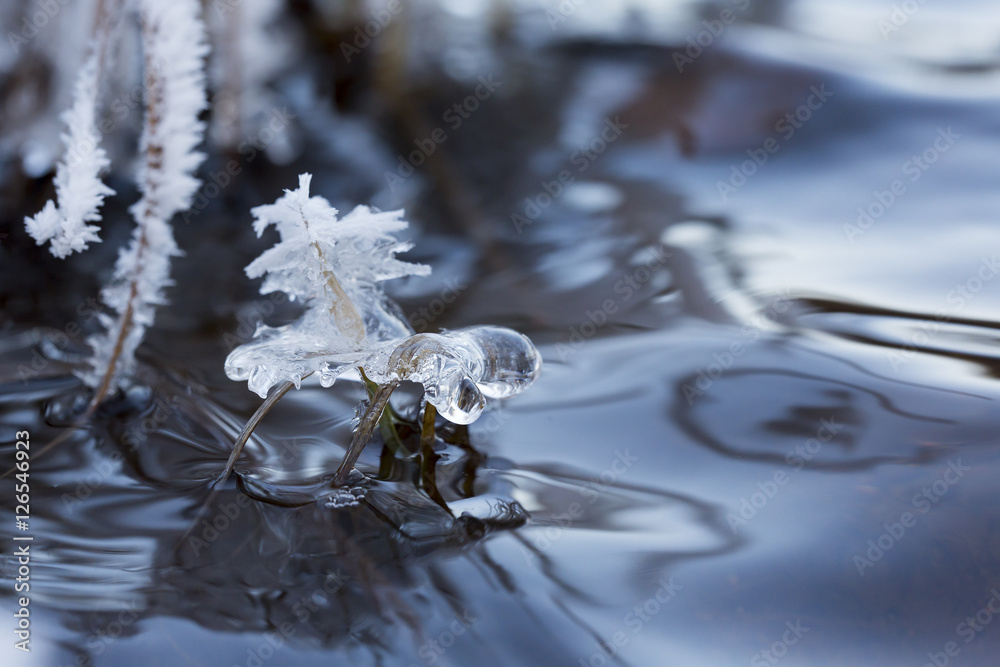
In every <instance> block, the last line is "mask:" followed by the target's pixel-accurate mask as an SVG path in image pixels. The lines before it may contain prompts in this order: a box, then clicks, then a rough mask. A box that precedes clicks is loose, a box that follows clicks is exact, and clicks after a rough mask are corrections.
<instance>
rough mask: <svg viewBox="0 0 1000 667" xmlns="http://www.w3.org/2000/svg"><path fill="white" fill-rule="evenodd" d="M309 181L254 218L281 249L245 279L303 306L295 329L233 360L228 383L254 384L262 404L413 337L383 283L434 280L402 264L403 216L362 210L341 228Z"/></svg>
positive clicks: (275, 332) (265, 335)
mask: <svg viewBox="0 0 1000 667" xmlns="http://www.w3.org/2000/svg"><path fill="white" fill-rule="evenodd" d="M311 178H312V177H311V176H310V175H309V174H303V175H301V176H300V177H299V188H298V189H297V190H294V191H286V192H285V194H284V195H283V196H282V197H281V198H280V199H278V201H276V202H275V203H274V204H271V205H268V206H258V207H257V208H255V209H254V210H253V211H252V212H253V215H254V217H255V218H256V220H255V222H254V229H255V230H256V232H257V235H258V236H259V235H261V234H263V232H264V230H265V229H266V228H267V227H268V226H269V225H274V226H275V227H276V228H277V229H278V232H279V234H281V241H280V242H279V243H278V244H277V245H275V246H274V247H272V248H270V249H269V250H266V251H265V252H264V253H263V254H262V255H261V256H260V257H258V258H257V259H256V260H254V261H253V262H251V263H250V264H249V265H248V266H247V268H246V273H247V275H248V276H249V277H251V278H259V277H261V276H264V275H265V274H266V277H265V278H264V282H263V284H262V285H261V288H260V291H261V293H262V294H269V293H271V292H275V291H281V292H285V293H286V294H287V295H288V296H289V298H290V299H291V300H293V301H301V302H302V303H303V304H304V305H305V306H306V312H305V313H304V314H303V316H302V317H301V318H300V319H299V320H297V321H296V322H293V323H292V324H288V325H285V326H282V327H277V328H272V327H267V326H261V327H259V328H258V330H257V333H256V335H255V337H254V340H252V341H250V342H249V343H246V344H244V345H241V346H239V347H238V348H236V349H235V350H233V352H232V353H231V354H230V355H229V357H228V358H227V359H226V374H227V375H228V376H229V377H230V378H231V379H233V380H248V381H249V386H250V389H251V390H252V391H254V392H256V393H257V394H259V395H260V396H261V397H264V396H267V392H268V390H269V389H270V388H271V387H272V386H274V385H276V384H279V383H281V382H285V381H291V382H293V383H295V385H296V386H298V385H299V383H300V382H301V380H302V378H303V377H305V376H306V375H309V374H310V373H314V372H316V371H319V370H321V369H326V368H327V367H329V366H331V365H333V364H337V365H339V364H346V363H353V362H356V361H359V360H361V359H364V358H365V357H366V356H368V355H369V354H370V353H371V352H372V350H374V349H377V348H379V346H381V345H382V344H384V343H387V342H391V341H394V340H397V339H400V338H403V337H405V336H408V335H410V334H412V333H413V330H412V329H411V328H410V326H409V325H408V324H407V323H406V321H405V320H404V319H403V316H402V314H401V313H400V312H399V308H398V307H397V306H396V305H395V304H394V303H393V302H391V301H390V300H389V299H388V298H387V297H386V296H385V293H384V292H383V291H382V287H381V285H380V284H379V283H381V282H382V281H385V280H390V279H392V278H401V277H403V276H411V275H412V276H424V275H427V274H428V273H430V267H428V266H424V265H421V264H411V263H409V262H404V261H402V260H399V259H396V257H395V255H396V253H399V252H404V251H406V250H409V249H410V247H411V244H409V243H403V242H400V241H399V240H398V239H397V238H396V237H395V236H394V234H395V233H396V232H399V231H402V230H403V229H406V227H407V223H406V222H405V221H404V220H402V211H389V212H377V211H373V210H371V209H369V208H368V207H366V206H358V207H357V208H355V209H354V210H353V211H351V212H350V213H349V214H348V215H346V216H344V217H343V218H340V219H338V218H337V210H336V209H335V208H333V207H332V206H330V203H329V202H328V201H327V200H326V199H324V198H323V197H310V196H309V186H310V181H311Z"/></svg>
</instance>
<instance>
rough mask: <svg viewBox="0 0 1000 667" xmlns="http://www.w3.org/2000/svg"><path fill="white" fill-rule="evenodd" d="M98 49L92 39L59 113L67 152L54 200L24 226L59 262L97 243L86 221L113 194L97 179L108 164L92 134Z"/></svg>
mask: <svg viewBox="0 0 1000 667" xmlns="http://www.w3.org/2000/svg"><path fill="white" fill-rule="evenodd" d="M100 50H101V46H100V45H99V44H98V43H97V41H96V40H95V43H94V44H93V45H92V46H91V49H90V51H91V53H90V56H89V57H88V58H87V61H86V63H85V64H84V65H83V68H82V69H81V70H80V73H79V74H78V75H77V80H76V84H75V85H74V88H73V106H72V107H70V108H69V109H68V110H67V111H66V112H64V113H63V115H62V120H63V122H64V123H66V132H64V133H63V135H62V141H63V145H64V146H65V147H66V154H65V155H64V156H63V159H62V161H61V162H60V163H59V164H58V165H56V177H55V187H56V199H57V200H58V202H59V203H58V204H56V203H55V202H54V201H52V200H49V201H48V202H46V204H45V206H44V207H43V208H42V210H41V211H39V212H38V213H37V214H36V215H35V216H34V217H30V218H28V217H26V218H25V219H24V225H25V227H26V228H27V230H28V233H29V234H30V235H31V236H32V238H34V239H35V241H36V242H37V243H38V245H43V244H44V243H46V242H51V247H50V248H49V250H50V251H51V252H52V254H53V255H55V256H56V257H60V258H64V257H67V256H69V255H71V254H73V253H74V252H82V251H84V250H86V249H87V247H88V245H87V244H88V243H99V242H100V240H101V239H100V238H99V237H98V236H97V232H98V227H97V226H96V225H91V224H88V223H91V222H98V221H100V219H101V214H100V212H99V209H100V207H101V205H102V204H103V203H104V198H105V197H106V196H108V195H113V194H114V191H113V190H112V189H111V188H109V187H108V186H106V185H105V184H104V183H103V182H102V181H101V172H102V171H104V170H105V169H106V168H107V167H108V165H109V164H110V162H109V160H108V156H107V153H105V151H104V149H103V148H101V145H100V143H101V134H100V132H98V130H97V120H96V117H97V107H98V101H97V100H98V90H99V88H100V85H99V80H100V75H101V72H100V66H99V65H100Z"/></svg>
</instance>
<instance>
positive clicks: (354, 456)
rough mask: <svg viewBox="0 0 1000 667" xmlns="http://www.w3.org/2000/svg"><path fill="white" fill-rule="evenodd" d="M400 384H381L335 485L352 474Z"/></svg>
mask: <svg viewBox="0 0 1000 667" xmlns="http://www.w3.org/2000/svg"><path fill="white" fill-rule="evenodd" d="M398 386H399V383H398V382H389V383H387V384H383V385H379V388H378V391H376V392H375V395H374V396H372V398H371V402H370V403H369V404H368V410H367V411H365V414H364V415H362V417H361V422H360V423H359V424H358V428H357V430H356V431H354V438H353V439H352V440H351V446H350V447H349V448H348V450H347V454H345V455H344V460H343V461H342V462H341V463H340V467H339V468H337V474H336V476H335V477H334V478H333V485H334V486H343V485H344V482H346V481H347V476H348V475H349V474H351V470H353V469H354V464H355V463H357V461H358V457H360V456H361V452H362V450H364V448H365V445H367V444H368V440H370V439H371V437H372V432H374V430H375V426H376V425H378V422H379V419H381V418H382V411H383V410H385V406H386V405H388V404H389V397H390V396H392V392H393V391H394V390H395V389H396V387H398Z"/></svg>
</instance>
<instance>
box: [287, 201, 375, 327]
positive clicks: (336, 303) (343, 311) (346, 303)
mask: <svg viewBox="0 0 1000 667" xmlns="http://www.w3.org/2000/svg"><path fill="white" fill-rule="evenodd" d="M302 224H304V225H305V226H306V229H308V228H309V221H308V220H307V219H306V216H305V214H304V213H303V215H302ZM312 245H313V247H314V248H315V249H316V254H317V255H319V261H320V262H322V263H323V264H324V265H325V266H330V261H329V260H328V259H327V258H326V255H324V254H323V250H322V249H321V248H320V247H319V242H318V241H313V244H312ZM323 278H324V279H325V281H326V287H327V289H329V290H330V292H331V293H332V294H333V298H332V299H330V315H332V316H333V319H334V321H335V322H336V323H337V326H338V327H339V328H340V330H341V331H343V332H344V333H346V334H347V335H348V336H349V337H350V339H351V340H352V341H354V342H355V343H360V342H361V341H363V340H364V339H365V323H364V320H362V319H361V315H360V313H358V309H357V308H355V307H354V302H352V301H351V299H350V297H348V296H347V293H346V292H345V291H344V288H343V287H341V286H340V281H339V280H337V275H336V274H335V273H334V272H333V269H332V268H331V269H324V271H323Z"/></svg>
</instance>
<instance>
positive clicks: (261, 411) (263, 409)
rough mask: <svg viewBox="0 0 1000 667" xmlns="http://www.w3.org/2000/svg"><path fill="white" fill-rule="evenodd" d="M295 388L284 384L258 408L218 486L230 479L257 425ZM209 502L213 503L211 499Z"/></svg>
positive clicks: (240, 436) (231, 456)
mask: <svg viewBox="0 0 1000 667" xmlns="http://www.w3.org/2000/svg"><path fill="white" fill-rule="evenodd" d="M294 386H295V385H294V384H293V383H291V382H284V383H282V384H281V385H279V386H278V388H277V389H276V390H275V391H273V392H271V395H270V396H268V397H267V399H266V400H265V401H264V402H263V403H261V404H260V407H259V408H257V412H255V413H253V416H252V417H250V420H249V421H247V423H246V424H245V425H244V426H243V430H242V431H240V435H239V437H238V438H236V442H235V443H234V444H233V451H232V453H230V454H229V460H228V461H226V468H225V470H223V471H222V474H220V475H219V477H218V479H216V480H215V484H216V485H217V486H221V485H222V484H223V483H225V481H226V480H227V479H229V475H230V474H232V472H233V468H235V467H236V461H237V460H238V459H239V458H240V454H241V453H242V452H243V447H245V446H246V444H247V440H249V439H250V436H251V435H252V434H253V432H254V429H256V428H257V425H258V424H260V421H261V420H262V419H263V418H264V415H266V414H267V413H268V412H270V411H271V408H273V407H274V406H275V404H276V403H277V402H278V401H280V400H281V397H282V396H284V395H285V394H287V393H288V392H289V390H290V389H291V388H292V387H294ZM213 498H214V496H213ZM209 502H211V499H210V500H209Z"/></svg>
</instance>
